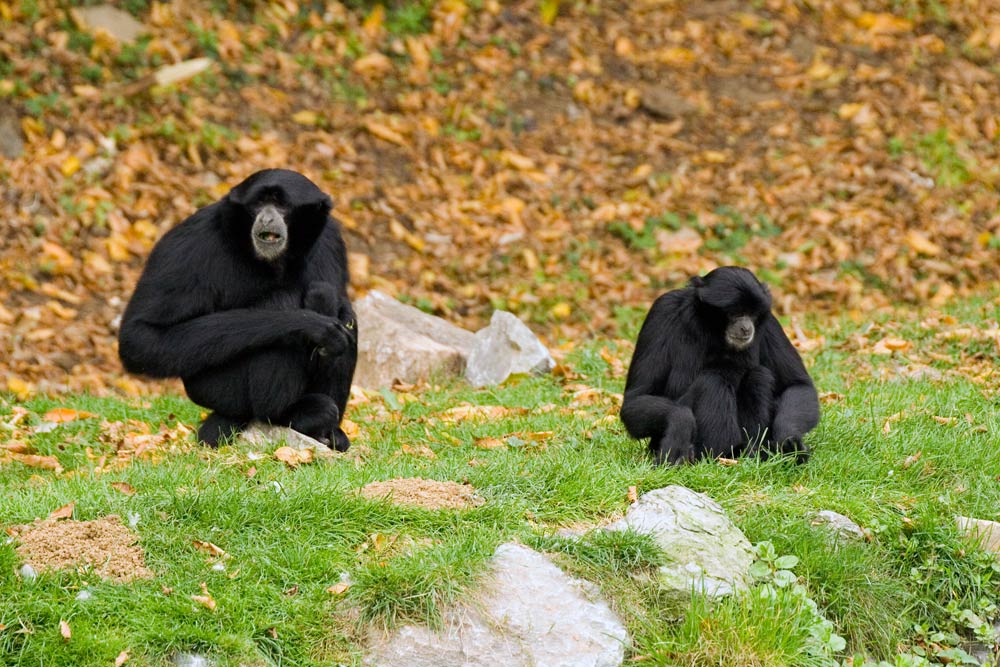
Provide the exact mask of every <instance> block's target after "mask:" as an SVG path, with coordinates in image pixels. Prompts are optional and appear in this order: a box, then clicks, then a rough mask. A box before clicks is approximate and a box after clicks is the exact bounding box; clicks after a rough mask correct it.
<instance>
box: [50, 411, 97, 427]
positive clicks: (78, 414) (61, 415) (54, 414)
mask: <svg viewBox="0 0 1000 667" xmlns="http://www.w3.org/2000/svg"><path fill="white" fill-rule="evenodd" d="M96 416H97V415H95V414H94V413H93V412H85V411H83V410H74V409H73V408H53V409H52V410H49V411H48V412H46V413H45V414H44V415H42V419H43V420H44V421H47V422H56V423H57V424H61V423H64V422H71V421H75V420H77V419H87V418H90V417H96Z"/></svg>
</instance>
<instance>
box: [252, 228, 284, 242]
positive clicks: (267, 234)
mask: <svg viewBox="0 0 1000 667" xmlns="http://www.w3.org/2000/svg"><path fill="white" fill-rule="evenodd" d="M257 240H258V241H261V242H262V243H281V242H283V241H284V240H285V237H284V236H283V235H282V234H278V233H277V232H271V231H267V230H265V231H262V232H260V233H258V234H257Z"/></svg>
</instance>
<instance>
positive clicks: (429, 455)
mask: <svg viewBox="0 0 1000 667" xmlns="http://www.w3.org/2000/svg"><path fill="white" fill-rule="evenodd" d="M401 449H402V450H403V453H404V454H409V455H411V456H421V457H423V458H425V459H436V458H437V454H435V453H434V450H433V449H431V448H430V447H428V446H427V445H413V446H410V445H407V444H404V445H403V446H402V448H401Z"/></svg>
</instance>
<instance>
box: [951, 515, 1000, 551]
mask: <svg viewBox="0 0 1000 667" xmlns="http://www.w3.org/2000/svg"><path fill="white" fill-rule="evenodd" d="M955 520H956V522H957V523H958V529H959V530H961V531H962V532H964V533H965V534H966V535H967V536H968V537H970V538H971V539H972V540H974V541H975V542H976V543H978V544H980V545H981V546H982V547H983V549H985V550H986V551H993V552H995V553H997V554H1000V523H997V522H996V521H987V520H986V519H972V518H970V517H967V516H959V517H955Z"/></svg>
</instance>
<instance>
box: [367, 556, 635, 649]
mask: <svg viewBox="0 0 1000 667" xmlns="http://www.w3.org/2000/svg"><path fill="white" fill-rule="evenodd" d="M593 589H594V587H593V586H592V585H590V584H586V583H584V582H581V581H579V580H576V579H573V578H571V577H569V576H567V575H566V574H565V573H563V572H562V570H560V569H559V568H558V567H556V566H555V565H554V564H553V563H552V562H551V561H550V560H549V559H548V558H547V557H545V556H543V555H542V554H540V553H538V552H536V551H533V550H531V549H529V548H527V547H524V546H521V545H518V544H503V545H501V546H500V547H498V548H497V550H496V553H495V554H494V556H493V563H492V571H491V576H490V578H489V581H488V584H487V586H486V587H485V589H484V590H483V592H482V594H481V595H480V596H479V597H478V599H477V600H475V601H474V602H470V603H469V604H465V605H462V606H461V607H458V608H454V609H450V610H448V611H446V612H445V613H444V618H443V628H442V629H441V630H440V631H439V632H432V631H431V630H429V629H428V628H426V627H424V626H415V625H408V626H404V627H401V628H398V629H397V630H396V631H394V632H393V633H392V634H390V635H388V636H382V637H378V638H376V639H375V641H374V642H373V645H372V648H371V652H370V653H369V655H368V656H367V657H366V659H365V664H366V665H369V666H373V667H495V666H496V665H503V666H504V667H619V666H620V665H621V664H622V661H623V660H624V657H625V646H626V645H627V643H628V634H627V632H626V630H625V626H624V625H622V623H621V621H620V620H619V619H618V617H617V616H616V615H615V614H614V612H613V611H611V609H610V608H609V607H608V605H607V604H606V603H605V602H603V601H601V600H600V599H598V598H597V596H596V594H595V592H594V590H593Z"/></svg>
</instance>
